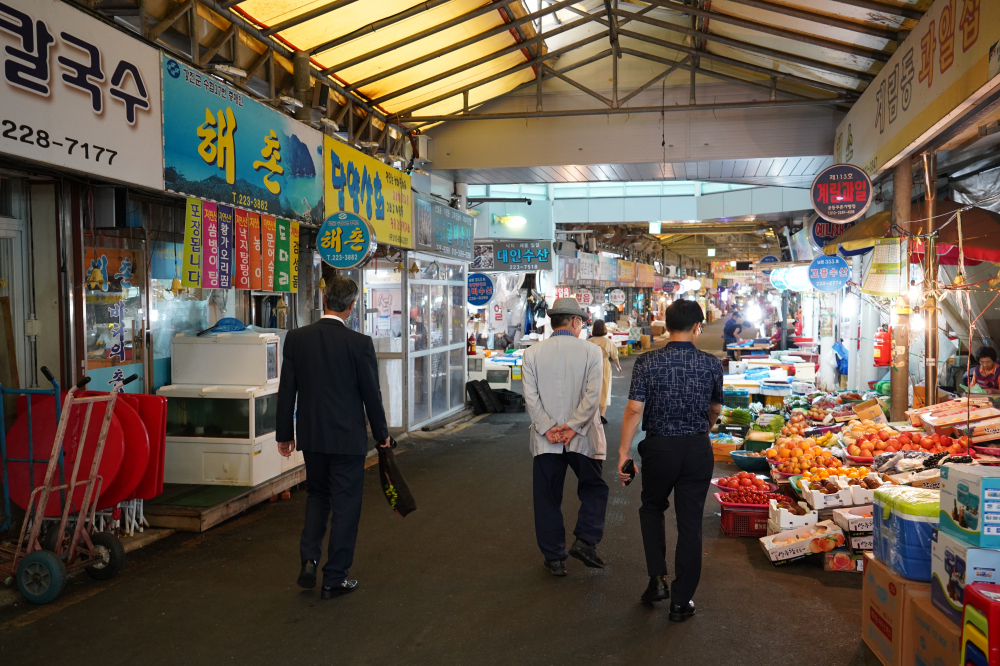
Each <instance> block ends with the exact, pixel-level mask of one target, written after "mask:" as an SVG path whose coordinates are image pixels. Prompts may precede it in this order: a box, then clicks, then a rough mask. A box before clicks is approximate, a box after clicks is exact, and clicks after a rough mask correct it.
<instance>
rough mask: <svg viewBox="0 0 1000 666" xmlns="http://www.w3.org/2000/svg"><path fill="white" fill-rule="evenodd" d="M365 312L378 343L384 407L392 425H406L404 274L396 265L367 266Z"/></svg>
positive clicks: (379, 371)
mask: <svg viewBox="0 0 1000 666" xmlns="http://www.w3.org/2000/svg"><path fill="white" fill-rule="evenodd" d="M364 278H365V281H364V285H365V287H364V289H365V293H364V312H365V328H364V331H365V333H366V334H367V335H369V336H371V338H372V342H373V343H374V344H375V357H376V358H377V359H378V379H379V386H380V387H381V390H382V406H383V408H384V409H385V418H386V421H387V422H388V424H389V427H390V428H402V427H403V395H404V394H405V391H404V390H403V330H402V315H403V300H402V288H401V280H402V274H401V273H400V272H399V270H398V269H396V268H394V267H393V268H375V267H372V268H366V269H365V275H364Z"/></svg>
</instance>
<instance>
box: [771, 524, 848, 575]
mask: <svg viewBox="0 0 1000 666" xmlns="http://www.w3.org/2000/svg"><path fill="white" fill-rule="evenodd" d="M846 542H847V539H846V537H845V536H844V533H843V532H842V531H841V530H840V528H839V527H837V526H836V525H834V524H833V521H832V520H824V521H822V522H820V523H816V524H815V525H809V526H806V527H799V528H797V529H794V530H786V531H784V532H780V533H778V534H772V535H771V536H766V537H761V539H760V545H761V547H762V548H763V549H764V552H765V553H766V554H767V558H768V559H769V560H771V564H773V565H774V566H776V567H777V566H781V565H783V564H787V563H789V562H794V561H795V560H800V559H802V558H803V557H805V556H806V555H818V554H820V553H829V552H830V551H832V550H833V549H834V548H837V547H838V546H843V545H844V544H845V543H846Z"/></svg>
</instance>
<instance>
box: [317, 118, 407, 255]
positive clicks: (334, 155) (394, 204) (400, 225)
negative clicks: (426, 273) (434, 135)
mask: <svg viewBox="0 0 1000 666" xmlns="http://www.w3.org/2000/svg"><path fill="white" fill-rule="evenodd" d="M323 174H324V185H323V194H324V198H325V200H326V217H330V216H331V215H333V214H335V213H354V214H355V215H357V216H359V217H361V218H362V219H364V220H366V221H367V222H368V223H369V224H370V225H371V227H372V229H373V230H374V231H375V236H376V238H377V239H378V242H380V243H387V244H389V245H395V246H397V247H403V248H408V249H413V194H412V193H411V192H410V177H409V176H408V175H406V174H405V173H403V172H401V171H397V170H396V169H393V168H392V167H391V166H388V165H386V164H383V163H382V162H379V161H378V160H376V159H375V158H373V157H369V156H368V155H365V154H364V153H362V152H361V151H359V150H355V149H354V148H351V147H350V146H348V145H347V144H345V143H341V142H340V141H337V140H336V139H333V138H331V137H329V136H327V137H324V138H323Z"/></svg>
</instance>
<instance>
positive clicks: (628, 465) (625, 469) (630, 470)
mask: <svg viewBox="0 0 1000 666" xmlns="http://www.w3.org/2000/svg"><path fill="white" fill-rule="evenodd" d="M622 474H628V481H626V482H625V485H626V486H627V485H628V484H630V483H632V480H633V479H635V461H634V460H632V459H631V458H629V459H628V460H626V461H625V464H624V465H622Z"/></svg>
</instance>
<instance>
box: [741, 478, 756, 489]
mask: <svg viewBox="0 0 1000 666" xmlns="http://www.w3.org/2000/svg"><path fill="white" fill-rule="evenodd" d="M740 485H741V486H743V487H744V488H746V487H749V486H752V485H753V481H751V480H750V479H740Z"/></svg>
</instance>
